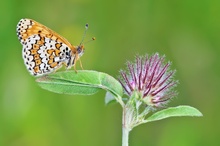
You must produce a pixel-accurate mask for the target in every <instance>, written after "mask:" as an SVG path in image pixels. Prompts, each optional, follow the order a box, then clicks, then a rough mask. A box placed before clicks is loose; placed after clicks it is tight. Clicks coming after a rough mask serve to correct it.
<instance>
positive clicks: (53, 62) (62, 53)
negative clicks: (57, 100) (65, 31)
mask: <svg viewBox="0 0 220 146" xmlns="http://www.w3.org/2000/svg"><path fill="white" fill-rule="evenodd" d="M17 35H18V38H19V41H20V42H21V44H22V46H23V51H22V55H23V59H24V63H25V65H26V67H27V69H28V71H29V72H30V73H31V74H32V75H35V76H40V75H44V74H48V73H51V72H54V71H55V70H56V69H58V68H60V67H61V66H62V64H65V65H66V66H68V65H69V63H70V60H71V59H73V57H74V56H72V54H73V53H72V51H74V50H73V49H74V48H73V46H72V45H71V44H70V43H69V42H68V41H67V40H66V39H65V38H63V37H62V36H60V35H58V34H57V33H56V32H54V31H52V30H51V29H49V28H47V27H46V26H44V25H42V24H40V23H38V22H36V21H34V20H31V19H21V20H20V21H19V23H18V25H17Z"/></svg>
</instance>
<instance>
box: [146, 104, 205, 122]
mask: <svg viewBox="0 0 220 146" xmlns="http://www.w3.org/2000/svg"><path fill="white" fill-rule="evenodd" d="M180 116H197V117H200V116H202V113H201V112H200V111H199V110H197V109H196V108H194V107H191V106H186V105H181V106H177V107H170V108H167V109H164V110H161V111H158V112H156V113H154V114H153V115H151V116H150V117H148V118H147V119H146V121H145V122H152V121H157V120H162V119H165V118H169V117H180Z"/></svg>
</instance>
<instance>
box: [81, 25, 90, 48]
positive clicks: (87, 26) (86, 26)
mask: <svg viewBox="0 0 220 146" xmlns="http://www.w3.org/2000/svg"><path fill="white" fill-rule="evenodd" d="M85 28H86V29H85V31H84V34H83V37H82V41H81V43H80V44H79V45H80V46H81V45H82V43H83V41H84V39H85V36H86V32H87V30H88V28H89V24H88V23H86V25H85Z"/></svg>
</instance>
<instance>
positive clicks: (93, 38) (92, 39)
mask: <svg viewBox="0 0 220 146" xmlns="http://www.w3.org/2000/svg"><path fill="white" fill-rule="evenodd" d="M94 40H96V38H95V37H92V38H91V39H90V40H88V41H86V42H85V43H84V44H87V43H88V42H91V41H94Z"/></svg>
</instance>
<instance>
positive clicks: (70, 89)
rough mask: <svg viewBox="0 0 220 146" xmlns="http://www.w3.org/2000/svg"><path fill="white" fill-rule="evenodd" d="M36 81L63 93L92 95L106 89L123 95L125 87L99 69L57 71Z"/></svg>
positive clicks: (42, 85) (117, 95)
mask: <svg viewBox="0 0 220 146" xmlns="http://www.w3.org/2000/svg"><path fill="white" fill-rule="evenodd" d="M36 81H37V82H38V84H39V86H41V87H42V88H43V89H46V90H49V91H51V92H55V93H61V94H71V95H75V94H80V95H91V94H95V93H96V92H98V91H99V90H100V89H105V90H107V91H109V92H111V93H112V94H113V95H114V96H116V97H121V96H122V95H123V88H122V86H121V84H120V83H119V82H118V81H117V80H116V79H115V78H113V77H112V76H110V75H108V74H106V73H102V72H97V71H90V70H80V71H78V72H77V73H76V72H75V71H64V72H56V73H53V74H49V75H47V76H43V77H40V78H38V79H37V80H36Z"/></svg>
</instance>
